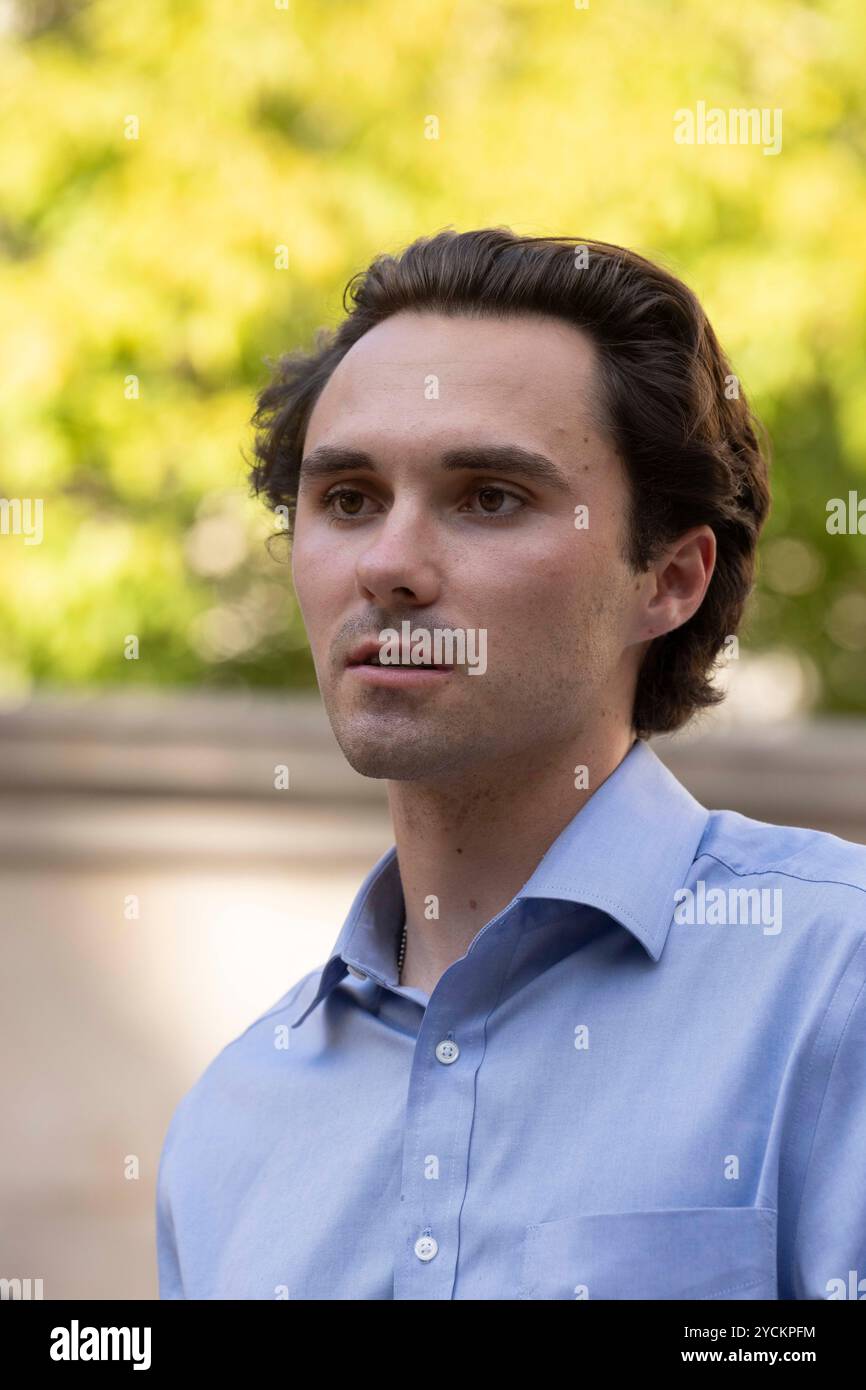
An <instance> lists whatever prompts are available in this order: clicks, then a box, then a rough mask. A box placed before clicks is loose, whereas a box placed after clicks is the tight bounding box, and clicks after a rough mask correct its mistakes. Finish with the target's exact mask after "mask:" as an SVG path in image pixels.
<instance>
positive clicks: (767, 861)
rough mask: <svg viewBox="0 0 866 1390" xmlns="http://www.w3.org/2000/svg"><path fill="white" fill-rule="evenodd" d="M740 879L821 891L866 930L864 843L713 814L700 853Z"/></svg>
mask: <svg viewBox="0 0 866 1390" xmlns="http://www.w3.org/2000/svg"><path fill="white" fill-rule="evenodd" d="M702 855H705V856H707V857H708V858H710V859H715V860H717V861H718V862H719V863H720V864H721V865H723V866H724V867H725V868H727V869H728V870H729V871H730V872H731V873H732V874H735V875H737V876H738V877H743V878H746V877H768V876H772V877H774V878H778V879H779V881H780V882H782V881H784V882H785V883H787V884H789V885H790V886H791V887H792V889H793V887H794V886H795V885H797V884H801V885H803V888H804V890H806V889H808V888H810V887H813V888H819V887H820V888H822V889H823V890H824V897H825V899H826V900H829V901H836V902H838V903H840V904H844V905H845V907H846V909H851V910H853V911H855V912H856V913H857V914H858V915H859V918H860V921H861V926H864V927H866V845H861V844H858V843H857V842H856V841H854V840H843V839H842V838H841V837H840V836H838V835H832V834H830V833H829V831H826V830H808V829H805V828H803V827H802V826H796V825H774V824H771V823H770V822H769V821H760V820H753V819H752V818H751V817H749V816H743V815H740V813H739V812H737V811H711V812H710V817H709V821H708V822H707V828H706V831H705V832H704V836H703V839H702V840H701V844H700V847H699V849H698V854H697V857H698V858H700V857H701V856H702Z"/></svg>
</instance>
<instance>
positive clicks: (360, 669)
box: [346, 666, 454, 690]
mask: <svg viewBox="0 0 866 1390" xmlns="http://www.w3.org/2000/svg"><path fill="white" fill-rule="evenodd" d="M453 669H454V668H453V667H451V666H441V667H438V668H436V669H433V668H430V667H426V668H425V667H422V666H347V667H346V670H347V671H349V672H351V674H352V675H353V676H356V677H357V678H358V679H359V680H362V681H363V682H364V684H365V685H390V686H393V687H395V688H396V687H399V688H400V689H401V690H405V689H408V688H414V687H416V686H418V687H420V686H424V685H437V684H439V683H440V682H441V681H443V680H447V678H448V676H450V675H451V674H452V672H453Z"/></svg>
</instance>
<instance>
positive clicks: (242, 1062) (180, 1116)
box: [163, 966, 322, 1158]
mask: <svg viewBox="0 0 866 1390" xmlns="http://www.w3.org/2000/svg"><path fill="white" fill-rule="evenodd" d="M321 973H322V968H321V966H317V967H316V968H315V970H311V971H309V973H308V974H306V975H304V976H303V977H302V978H301V979H300V980H297V981H296V982H295V984H294V985H292V987H291V989H289V990H287V991H286V993H285V994H283V995H281V996H280V998H279V999H278V1000H277V1001H276V1002H275V1003H274V1004H272V1005H271V1006H270V1007H269V1008H267V1009H265V1010H264V1012H263V1013H261V1014H259V1015H258V1017H257V1018H255V1019H253V1021H252V1023H250V1024H248V1025H247V1027H246V1028H244V1029H243V1031H242V1032H241V1033H239V1034H238V1035H237V1037H235V1038H232V1040H231V1041H230V1042H228V1043H226V1045H225V1047H223V1048H222V1049H221V1050H220V1052H218V1053H217V1055H216V1056H215V1057H214V1058H213V1060H212V1061H211V1062H210V1063H209V1064H208V1065H207V1067H205V1069H204V1071H203V1072H202V1073H201V1074H200V1076H199V1077H198V1078H197V1080H196V1081H195V1082H194V1083H193V1085H192V1086H191V1087H190V1088H189V1090H188V1091H187V1092H186V1093H185V1095H183V1096H182V1097H181V1099H180V1100H179V1101H178V1103H177V1105H176V1106H175V1109H174V1112H173V1114H172V1117H171V1121H170V1123H169V1126H168V1130H167V1131H166V1136H165V1140H164V1144H163V1158H165V1157H166V1155H167V1154H168V1152H169V1151H170V1150H171V1149H172V1148H173V1147H174V1146H175V1144H176V1143H177V1141H178V1139H179V1138H180V1137H181V1135H183V1134H189V1133H191V1132H194V1131H195V1130H196V1129H198V1128H200V1127H202V1126H203V1125H204V1124H206V1123H208V1121H209V1117H210V1116H211V1115H212V1113H213V1111H214V1107H215V1106H219V1108H220V1110H221V1112H222V1113H223V1114H224V1115H226V1116H227V1115H229V1114H231V1113H232V1111H233V1109H234V1108H235V1106H236V1105H237V1106H243V1107H244V1108H246V1107H248V1106H249V1105H250V1103H251V1102H253V1101H254V1098H255V1094H256V1083H257V1081H258V1080H259V1079H260V1078H261V1076H262V1074H263V1073H265V1072H267V1071H269V1070H270V1069H273V1068H277V1067H279V1066H280V1064H281V1062H282V1061H283V1059H284V1058H285V1054H286V1050H287V1047H288V1043H287V1041H286V1039H287V1038H288V1030H289V1029H290V1026H291V1024H292V1022H293V1021H294V1019H295V1017H296V1016H297V1014H298V1012H299V1010H300V1008H301V1007H302V1006H303V1005H304V1002H305V1001H308V1000H309V999H311V998H312V997H313V995H314V993H315V991H316V988H317V985H318V981H319V979H320V977H321Z"/></svg>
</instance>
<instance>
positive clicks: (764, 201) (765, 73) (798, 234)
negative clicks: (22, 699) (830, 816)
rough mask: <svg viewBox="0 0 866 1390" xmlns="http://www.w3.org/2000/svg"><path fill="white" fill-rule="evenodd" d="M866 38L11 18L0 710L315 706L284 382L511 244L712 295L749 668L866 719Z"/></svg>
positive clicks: (431, 16) (769, 6) (5, 21)
mask: <svg viewBox="0 0 866 1390" xmlns="http://www.w3.org/2000/svg"><path fill="white" fill-rule="evenodd" d="M864 39H866V8H864V6H863V5H862V3H861V2H860V0H820V2H819V3H809V4H805V3H796V0H729V3H726V4H723V5H722V4H719V3H714V0H689V3H688V4H682V3H680V2H679V0H651V2H650V0H619V2H618V3H616V4H613V3H606V0H591V3H590V4H589V5H588V7H586V8H578V7H577V6H576V5H575V4H574V3H573V0H500V3H488V2H487V0H399V2H398V0H327V3H324V2H323V0H285V3H284V0H276V3H274V0H148V2H147V3H146V4H135V3H126V4H119V3H117V0H91V3H88V2H87V0H0V105H2V132H3V134H2V158H0V296H2V305H3V314H2V325H0V419H2V439H0V442H2V457H0V496H3V497H6V498H11V497H42V498H44V499H45V511H44V540H43V542H42V544H41V545H38V546H36V545H34V546H27V545H25V543H24V541H23V538H22V537H21V536H15V535H4V536H0V625H2V632H3V639H2V648H0V686H2V688H3V689H4V690H6V691H7V692H14V691H17V690H22V689H27V688H28V687H29V686H30V685H31V684H33V683H37V684H40V685H68V684H72V685H103V684H104V685H116V684H118V683H123V682H138V681H141V682H147V683H168V682H176V683H201V682H205V683H207V682H210V683H213V684H217V685H228V686H231V685H239V684H240V685H244V684H251V685H253V684H255V685H303V684H309V683H311V682H312V680H313V672H312V665H311V662H310V658H309V655H308V653H307V650H306V641H305V637H304V632H303V628H302V625H301V622H300V618H299V615H298V613H297V609H296V606H295V604H294V602H293V599H292V596H291V585H290V577H289V573H288V568H287V565H286V563H285V560H283V562H282V563H280V562H279V561H275V560H274V559H273V558H272V556H271V554H269V552H268V550H267V549H266V546H265V538H266V536H267V534H268V532H269V531H270V529H271V523H270V519H269V517H268V516H267V514H266V513H265V511H264V508H263V506H262V505H261V504H260V503H258V502H255V501H253V500H252V499H250V498H248V497H247V495H246V492H247V485H246V466H245V463H244V459H243V456H242V453H241V449H242V447H246V446H248V444H249V439H250V437H249V432H248V421H249V417H250V414H251V410H252V406H253V400H254V395H255V392H256V390H257V389H258V388H259V387H260V386H261V385H262V384H263V382H264V381H265V380H266V379H267V376H268V367H267V363H266V359H267V358H272V357H274V356H276V355H277V354H278V353H280V352H281V351H284V350H286V349H287V348H289V347H292V346H296V345H298V344H302V343H307V342H309V340H310V337H311V334H312V332H313V330H314V329H315V327H316V326H318V325H319V324H321V323H334V322H336V321H337V320H338V319H339V317H340V314H341V309H340V300H341V295H342V289H343V285H344V283H345V281H346V280H347V279H348V277H349V276H350V275H351V274H352V273H354V272H355V271H357V270H358V269H360V268H362V267H363V266H364V265H366V264H367V262H368V261H369V259H370V258H371V257H372V256H373V255H375V254H376V253H377V252H379V251H381V250H398V249H399V248H400V247H402V246H403V245H405V244H406V243H407V242H408V241H410V240H412V239H413V238H414V237H416V236H418V235H420V234H422V233H425V232H432V231H435V230H437V229H439V228H441V227H443V226H456V227H458V228H460V229H467V228H470V227H475V226H482V225H490V224H498V225H508V226H511V227H513V228H514V229H515V230H516V231H519V232H524V233H531V234H544V233H570V234H573V235H577V236H581V237H597V238H600V239H603V240H609V241H616V242H621V243H625V244H627V245H630V246H633V247H634V248H635V249H637V250H639V251H641V252H643V253H644V254H646V255H649V256H652V257H655V258H658V259H660V260H662V261H663V262H664V263H665V264H667V265H668V266H670V268H671V269H673V270H674V271H675V272H676V273H678V274H680V275H682V276H683V278H685V279H686V280H687V282H688V283H689V284H690V285H692V287H693V288H694V289H695V290H696V292H697V293H698V294H699V296H700V297H701V299H702V301H703V302H704V304H705V306H706V308H707V310H708V312H709V314H710V317H711V319H712V321H713V323H714V325H715V327H716V329H717V332H718V333H719V336H720V338H721V340H722V342H723V343H724V344H725V346H726V348H727V350H728V352H729V353H730V355H731V357H732V359H733V362H734V367H735V370H736V371H737V373H738V374H739V376H740V378H741V380H742V382H743V385H744V388H745V389H746V391H747V393H748V394H749V396H750V399H751V400H752V403H753V405H754V407H755V408H756V410H757V411H758V413H759V415H761V416H762V418H763V419H764V420H765V422H766V424H767V426H768V428H769V431H770V434H771V437H772V439H773V445H774V469H773V473H774V494H775V510H774V514H773V518H772V521H771V523H770V525H769V527H768V529H767V532H766V533H765V539H764V542H763V545H762V560H761V579H760V589H759V594H758V596H757V602H756V604H755V606H754V611H753V616H752V618H751V621H750V623H749V625H748V628H747V631H746V633H745V634H744V638H743V640H744V649H746V650H756V651H760V650H765V649H779V648H782V649H784V650H789V651H790V650H794V651H797V652H799V653H800V655H801V659H802V661H803V662H804V663H805V666H806V667H807V668H808V669H809V670H810V671H811V672H812V675H813V676H814V678H815V691H816V696H817V704H818V707H819V708H823V709H825V710H838V711H861V712H862V711H866V574H864V561H863V556H864V545H866V538H864V537H862V536H857V535H849V536H830V535H828V533H827V529H826V514H827V502H828V499H830V498H831V497H834V496H841V497H846V496H847V493H848V491H849V489H857V490H858V491H859V493H860V495H864V494H866V467H864V457H866V390H864V379H863V364H864V360H866V354H864V347H866V271H864V248H866V186H864V184H866V179H864V167H866V166H864V154H866V84H864V81H863V67H864V58H866V43H864ZM698 101H704V102H706V103H707V104H708V105H711V106H719V107H722V108H729V107H746V106H755V107H759V108H772V109H776V108H779V109H781V110H782V112H783V119H784V125H783V147H782V150H781V153H780V154H778V155H777V156H770V157H768V156H766V155H764V153H763V150H762V149H761V147H760V146H755V145H752V146H749V145H739V146H735V145H730V146H715V147H711V146H708V145H693V146H683V145H678V144H676V143H675V142H674V139H673V131H674V113H675V111H677V110H678V109H682V108H694V107H695V105H696V103H697V102H698ZM430 115H435V116H436V117H437V118H438V121H439V125H440V129H439V138H438V139H437V140H431V139H428V138H425V129H427V126H426V120H427V118H428V117H429V116H430ZM130 118H134V120H135V121H137V123H138V129H137V132H135V129H134V122H133V121H131V120H130ZM131 133H133V134H136V133H137V138H128V137H129V135H130V134H131ZM279 246H285V247H287V248H288V265H287V268H284V269H280V268H277V248H278V247H279ZM136 381H137V391H138V394H137V396H136V395H135V390H134V388H135V382H136ZM131 383H132V386H131ZM129 634H135V635H137V637H138V639H139V659H138V660H128V659H126V658H125V656H124V644H125V639H126V637H127V636H128V635H129Z"/></svg>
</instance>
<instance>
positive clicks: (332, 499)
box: [319, 487, 369, 522]
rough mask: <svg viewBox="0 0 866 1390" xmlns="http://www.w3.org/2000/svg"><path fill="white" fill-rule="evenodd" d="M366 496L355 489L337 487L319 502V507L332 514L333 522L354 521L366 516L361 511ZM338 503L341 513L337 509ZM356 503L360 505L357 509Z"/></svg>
mask: <svg viewBox="0 0 866 1390" xmlns="http://www.w3.org/2000/svg"><path fill="white" fill-rule="evenodd" d="M365 495H366V494H365V493H363V492H359V491H358V489H357V488H354V487H335V488H332V489H331V491H330V492H328V493H326V494H325V496H324V497H323V498H322V499H321V501H320V502H319V506H320V507H321V508H322V510H323V511H326V512H328V513H330V519H331V520H332V521H338V522H339V521H353V520H354V518H355V517H358V516H364V515H365V513H364V512H362V511H361V509H360V508H361V506H363V503H364V499H365ZM337 502H339V503H340V508H341V510H340V511H337V510H336V509H335V504H336V503H337ZM356 503H357V504H358V506H357V508H356V506H355V504H356ZM366 515H369V513H366Z"/></svg>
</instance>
